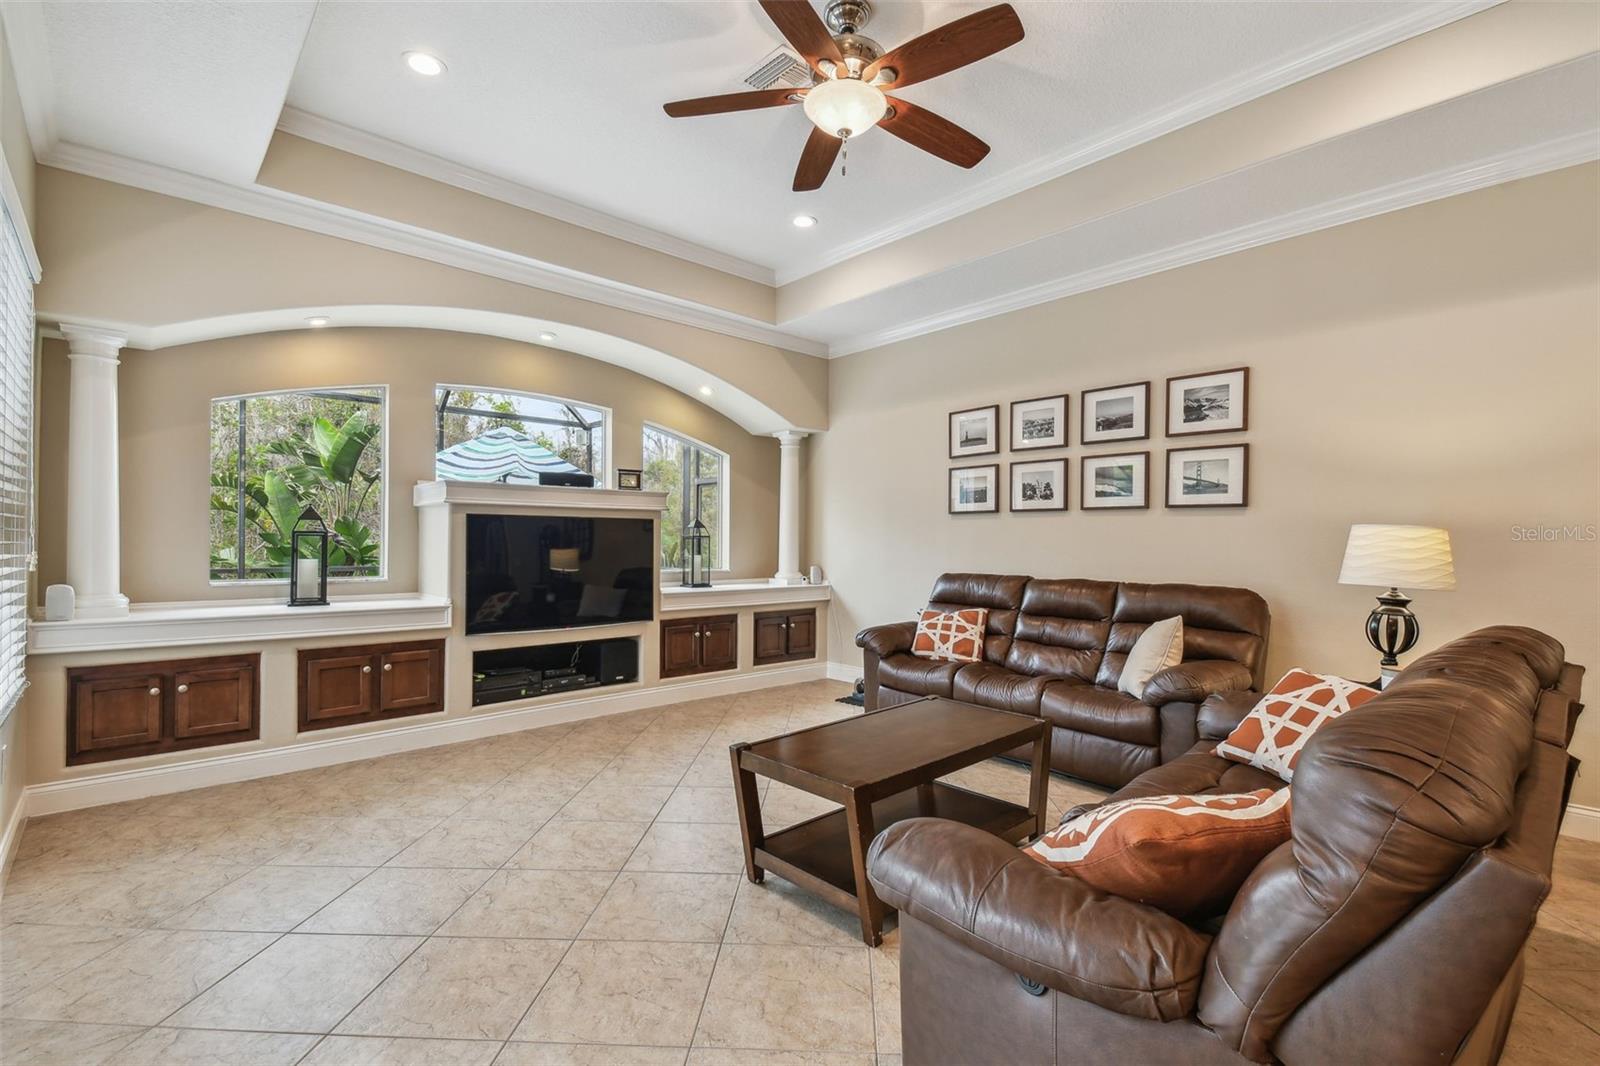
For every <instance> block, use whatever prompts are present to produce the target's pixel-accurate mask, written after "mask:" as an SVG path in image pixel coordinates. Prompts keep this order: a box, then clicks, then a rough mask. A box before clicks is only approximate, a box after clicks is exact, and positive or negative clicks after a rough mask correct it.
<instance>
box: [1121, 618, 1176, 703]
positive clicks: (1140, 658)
mask: <svg viewBox="0 0 1600 1066" xmlns="http://www.w3.org/2000/svg"><path fill="white" fill-rule="evenodd" d="M1181 662H1183V615H1181V614H1175V615H1173V616H1172V617H1171V618H1163V619H1162V620H1161V621H1159V622H1152V623H1151V624H1150V625H1148V626H1146V627H1145V631H1144V632H1143V633H1140V634H1139V639H1138V640H1136V641H1134V642H1133V649H1132V650H1131V651H1129V652H1128V658H1127V660H1126V661H1124V662H1123V664H1122V674H1121V676H1119V677H1118V678H1117V689H1118V691H1121V692H1126V693H1127V694H1128V695H1130V696H1133V697H1135V698H1136V699H1143V698H1144V690H1145V686H1146V685H1148V684H1149V683H1150V679H1151V678H1152V677H1155V676H1156V675H1157V674H1159V673H1161V672H1162V671H1163V670H1165V669H1166V668H1167V667H1169V666H1177V665H1178V664H1179V663H1181Z"/></svg>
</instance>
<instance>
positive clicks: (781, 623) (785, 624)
mask: <svg viewBox="0 0 1600 1066" xmlns="http://www.w3.org/2000/svg"><path fill="white" fill-rule="evenodd" d="M778 625H780V626H781V627H783V628H784V629H788V628H789V623H788V622H779V623H778Z"/></svg>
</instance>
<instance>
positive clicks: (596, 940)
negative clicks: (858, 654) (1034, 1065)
mask: <svg viewBox="0 0 1600 1066" xmlns="http://www.w3.org/2000/svg"><path fill="white" fill-rule="evenodd" d="M843 691H844V687H843V686H842V685H839V684H836V683H829V682H818V683H814V684H807V685H795V686H790V687H787V688H781V689H770V690H766V691H763V692H759V693H754V694H751V695H746V696H738V697H725V698H715V699H707V700H699V701H695V702H691V703H684V704H679V705H676V706H672V707H667V708H663V709H661V710H656V711H644V712H639V713H635V714H627V715H617V716H613V717H609V718H603V719H596V720H594V721H590V722H585V723H580V724H577V725H568V726H552V727H548V728H544V729H537V730H530V731H527V732H524V733H518V734H512V735H509V736H504V737H495V738H492V739H487V740H482V741H474V742H472V743H467V744H459V745H454V746H451V747H445V748H434V749H431V750H428V751H421V752H412V753H408V754H404V755H395V756H389V757H387V758H382V759H373V760H369V761H366V762H360V763H351V764H347V765H344V766H338V767H329V768H326V769H322V770H315V771H308V772H305V773H300V774H293V775H286V776H283V777H276V778H269V779H265V780H261V781H254V782H248V783H245V784H239V785H228V786H223V787H219V788H212V789H206V790H203V791H197V792H189V793H183V794H180V795H175V796H164V797H158V798H154V799H149V800H140V801H137V802H133V803H125V804H119V805H117V806H114V807H101V808H96V809H92V810H87V811H80V812H75V813H72V814H66V815H58V816H55V817H51V818H43V819H36V820H34V821H31V822H30V823H29V824H28V826H27V829H26V831H25V832H24V834H23V838H22V840H21V842H20V844H19V846H18V852H17V859H16V862H15V864H14V867H13V869H12V871H11V873H10V876H9V878H8V880H7V881H6V884H5V886H4V888H5V890H4V896H3V899H0V918H3V921H4V925H3V927H0V1062H3V1063H5V1064H7V1066H10V1064H16V1066H23V1064H27V1063H59V1064H63V1066H68V1064H70V1066H89V1064H96V1063H137V1064H145V1063H150V1064H154V1063H162V1064H166V1063H201V1062H218V1063H229V1064H263V1066H265V1064H273V1063H284V1064H289V1063H303V1064H305V1066H319V1064H321V1066H328V1064H337V1066H344V1064H356V1063H374V1064H376V1063H406V1064H431V1063H439V1064H457V1063H460V1064H471V1063H481V1064H487V1063H498V1064H521V1063H527V1064H540V1066H553V1064H622V1066H625V1064H631V1063H638V1064H655V1063H662V1064H666V1063H672V1064H678V1066H683V1064H685V1063H687V1064H691V1066H746V1064H753V1066H760V1064H763V1063H766V1064H771V1066H806V1064H822V1066H890V1064H895V1066H898V1063H899V1051H900V1024H899V1014H900V1012H899V937H898V933H896V932H895V931H894V929H893V925H892V920H891V925H890V929H889V932H888V933H887V935H886V937H885V941H884V944H883V947H882V948H880V949H877V950H871V949H868V948H866V947H865V946H864V945H862V943H861V942H860V940H859V939H858V935H859V934H858V930H857V927H856V922H855V918H854V916H853V915H849V914H846V913H844V912H842V911H838V910H836V909H834V908H831V907H829V906H826V905H824V904H821V903H819V902H817V901H815V900H812V899H811V898H810V897H809V896H806V895H804V894H803V893H801V892H799V891H798V890H796V889H794V888H793V887H792V886H789V885H788V884H787V883H785V882H784V881H782V880H781V879H777V878H769V879H768V880H767V882H766V883H765V884H764V885H761V886H756V885H751V884H748V883H747V882H746V881H745V880H744V877H743V876H742V872H741V871H742V864H741V859H740V852H739V844H738V826H737V815H736V813H735V811H734V807H733V798H732V789H731V787H730V784H729V782H730V772H729V766H728V754H727V748H728V745H729V744H730V743H732V742H734V741H737V740H750V739H755V738H757V737H761V736H767V735H772V734H775V733H780V732H784V731H786V730H788V729H794V728H799V727H801V726H804V725H809V724H813V723H816V722H821V721H826V720H829V719H831V718H835V717H839V716H844V715H849V714H854V713H858V712H856V711H854V710H853V709H851V708H848V707H845V706H842V705H840V704H837V703H835V702H834V699H835V698H836V697H837V696H838V695H840V694H841V693H842V692H843ZM955 776H956V778H957V779H958V780H961V781H963V783H965V784H968V785H969V786H971V787H974V788H978V789H980V790H984V791H988V792H991V793H992V794H995V795H1003V796H1006V797H1008V798H1014V799H1019V800H1020V799H1022V798H1023V797H1024V796H1025V795H1026V787H1027V782H1026V774H1025V772H1024V771H1022V770H1021V769H1020V768H1017V767H1012V766H1007V765H1004V764H999V763H990V764H985V765H983V766H978V767H974V768H971V769H970V770H967V771H963V772H962V773H961V774H958V775H955ZM1094 795H1095V793H1093V792H1092V791H1090V790H1088V789H1085V788H1083V787H1081V786H1077V785H1074V784H1072V783H1070V782H1066V781H1061V780H1055V781H1052V784H1051V796H1050V800H1051V809H1052V810H1051V813H1052V815H1053V816H1054V815H1059V813H1060V811H1061V810H1063V809H1064V808H1065V807H1066V806H1068V805H1070V804H1073V803H1076V802H1078V801H1079V800H1081V799H1087V798H1092V797H1093V796H1094ZM762 806H763V811H764V817H765V819H766V821H767V824H768V825H769V826H772V827H775V826H779V825H784V824H789V823H791V822H794V821H798V820H800V819H802V818H806V817H810V816H811V815H813V814H816V813H818V812H819V811H821V810H824V809H826V807H827V806H828V805H827V804H824V803H821V802H820V801H818V800H816V799H815V798H814V797H811V796H808V795H806V794H804V793H800V792H798V791H795V790H793V789H789V788H786V787H784V786H781V785H767V784H765V783H763V786H762ZM197 812H198V813H199V815H200V816H201V818H200V824H203V825H204V826H205V828H204V829H203V830H201V831H198V832H197V831H196V828H195V827H196V824H197V820H196V813H197ZM1597 913H1600V846H1597V845H1568V846H1564V847H1563V849H1562V852H1561V855H1560V867H1559V871H1558V883H1557V889H1556V891H1555V893H1554V894H1553V895H1552V897H1551V899H1550V901H1549V903H1548V904H1547V905H1546V907H1545V909H1544V913H1543V915H1542V916H1541V921H1540V927H1539V929H1538V930H1537V932H1536V933H1535V937H1534V941H1533V945H1532V950H1531V952H1530V963H1529V975H1528V981H1527V989H1526V991H1525V992H1524V996H1523V1001H1522V1006H1521V1009H1520V1011H1519V1014H1518V1018H1517V1022H1516V1024H1515V1025H1514V1027H1513V1029H1512V1033H1511V1038H1510V1042H1509V1045H1508V1048H1507V1054H1506V1061H1508V1062H1513V1063H1516V1064H1519V1066H1520V1064H1522V1063H1535V1062H1538V1063H1551V1062H1569V1061H1570V1062H1577V1061H1600V1035H1597V1031H1600V1008H1597V1007H1596V1004H1597V1003H1600V928H1597V927H1596V922H1595V921H1594V919H1595V916H1596V914H1597Z"/></svg>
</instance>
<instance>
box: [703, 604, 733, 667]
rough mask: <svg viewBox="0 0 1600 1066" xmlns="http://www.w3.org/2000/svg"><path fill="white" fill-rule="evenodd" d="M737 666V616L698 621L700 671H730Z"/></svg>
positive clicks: (728, 615) (723, 616)
mask: <svg viewBox="0 0 1600 1066" xmlns="http://www.w3.org/2000/svg"><path fill="white" fill-rule="evenodd" d="M738 665H739V616H738V615H732V614H727V615H719V616H717V617H715V618H702V619H700V669H702V670H732V669H733V668H734V667H736V666H738Z"/></svg>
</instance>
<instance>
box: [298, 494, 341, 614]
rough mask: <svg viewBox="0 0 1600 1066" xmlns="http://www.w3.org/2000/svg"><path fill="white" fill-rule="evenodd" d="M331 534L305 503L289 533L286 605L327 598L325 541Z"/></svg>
mask: <svg viewBox="0 0 1600 1066" xmlns="http://www.w3.org/2000/svg"><path fill="white" fill-rule="evenodd" d="M330 540H332V534H330V533H329V532H328V527H327V525H326V524H325V523H324V522H323V521H322V516H321V515H319V514H317V511H316V508H314V507H307V508H306V509H305V510H304V511H301V512H300V517H299V518H298V519H296V520H295V523H294V530H293V531H292V532H291V533H290V534H289V606H290V607H317V606H323V605H326V604H327V602H328V544H329V541H330Z"/></svg>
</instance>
